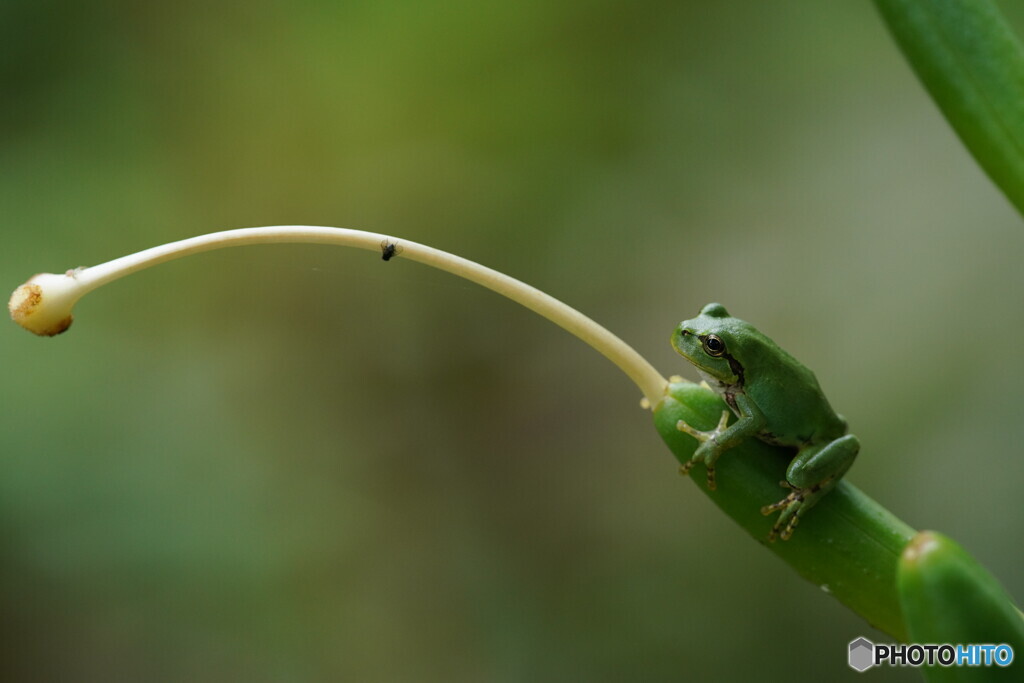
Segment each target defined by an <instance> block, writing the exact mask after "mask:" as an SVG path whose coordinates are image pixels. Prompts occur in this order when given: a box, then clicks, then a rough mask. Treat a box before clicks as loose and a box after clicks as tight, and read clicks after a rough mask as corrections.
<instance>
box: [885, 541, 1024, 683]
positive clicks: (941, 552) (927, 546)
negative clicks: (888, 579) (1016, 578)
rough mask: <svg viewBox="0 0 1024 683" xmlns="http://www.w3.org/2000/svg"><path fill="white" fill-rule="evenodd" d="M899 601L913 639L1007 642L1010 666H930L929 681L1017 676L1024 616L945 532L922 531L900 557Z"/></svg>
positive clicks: (1023, 644) (1022, 667)
mask: <svg viewBox="0 0 1024 683" xmlns="http://www.w3.org/2000/svg"><path fill="white" fill-rule="evenodd" d="M898 586H899V595H900V603H901V604H902V606H903V613H904V615H905V617H906V622H907V628H908V633H909V635H910V640H911V642H915V643H950V644H957V643H965V644H966V643H976V644H992V645H999V644H1007V645H1010V646H1011V647H1013V650H1014V654H1015V661H1014V663H1013V664H1011V665H1010V666H1009V667H1006V668H999V667H996V666H991V667H950V668H944V667H937V666H936V667H929V668H928V669H926V670H925V671H926V675H927V677H928V680H929V681H989V680H1018V681H1019V680H1021V678H1022V674H1021V671H1022V670H1024V663H1021V662H1020V661H1017V660H1016V658H1019V657H1021V656H1024V617H1022V616H1021V613H1020V612H1018V611H1017V609H1016V608H1015V607H1014V606H1013V603H1012V602H1011V600H1010V596H1009V594H1008V593H1007V592H1006V590H1005V589H1004V588H1003V587H1002V586H1001V585H1000V584H999V582H998V581H996V579H995V577H993V576H992V575H991V574H990V573H989V572H988V571H986V570H985V568H984V567H982V566H981V565H980V564H978V562H977V561H975V560H974V558H972V557H971V556H970V555H968V554H967V552H966V551H964V549H963V548H961V547H960V546H959V545H957V544H956V543H954V542H953V541H952V540H950V539H949V538H947V537H945V536H943V535H942V534H939V533H936V532H934V531H922V532H921V533H919V534H918V535H917V536H915V537H914V539H913V540H912V541H911V542H910V544H909V545H908V546H907V547H906V549H905V550H904V551H903V556H902V557H901V558H900V563H899V572H898Z"/></svg>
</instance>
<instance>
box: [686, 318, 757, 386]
mask: <svg viewBox="0 0 1024 683" xmlns="http://www.w3.org/2000/svg"><path fill="white" fill-rule="evenodd" d="M748 328H750V325H748V324H747V323H745V322H743V321H742V320H739V319H737V318H733V317H732V316H731V315H729V312H728V311H726V310H725V306H723V305H722V304H708V305H707V306H705V307H704V308H702V309H701V311H700V315H698V316H697V317H696V318H693V319H692V320H684V321H683V322H681V323H679V327H677V328H676V329H675V332H673V333H672V347H673V348H674V349H675V350H676V351H678V352H679V353H680V354H682V356H683V357H684V358H686V360H688V361H690V362H691V363H693V364H694V366H696V368H697V370H698V371H700V373H701V375H704V376H705V379H707V378H709V377H710V378H713V379H715V380H717V381H718V382H720V383H722V384H725V385H730V386H743V379H744V378H743V363H742V362H741V360H740V358H739V356H742V349H741V348H740V347H741V346H742V344H743V340H744V339H745V338H746V337H747V336H748V335H747V330H748Z"/></svg>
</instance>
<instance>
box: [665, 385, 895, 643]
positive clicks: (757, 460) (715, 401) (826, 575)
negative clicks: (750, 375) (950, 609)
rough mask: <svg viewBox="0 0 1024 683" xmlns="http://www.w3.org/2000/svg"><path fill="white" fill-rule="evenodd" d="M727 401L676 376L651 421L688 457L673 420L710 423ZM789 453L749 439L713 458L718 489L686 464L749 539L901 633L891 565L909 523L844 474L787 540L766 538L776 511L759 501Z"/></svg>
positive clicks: (778, 492) (765, 498) (780, 492)
mask: <svg viewBox="0 0 1024 683" xmlns="http://www.w3.org/2000/svg"><path fill="white" fill-rule="evenodd" d="M724 409H725V404H724V403H723V402H722V400H721V399H720V398H719V397H718V396H717V395H716V394H715V393H714V392H712V391H711V390H709V389H707V388H704V387H701V386H699V385H696V384H692V383H689V382H677V383H673V384H671V385H670V386H669V390H668V393H667V395H666V397H665V398H664V399H663V400H662V401H661V402H660V403H659V404H658V405H657V406H656V407H655V410H654V422H655V425H656V427H657V428H658V432H659V433H660V434H661V437H662V439H664V440H665V443H667V444H668V446H669V448H670V449H671V450H672V453H673V454H674V455H675V456H676V458H677V459H678V460H679V462H680V463H685V462H688V461H689V459H690V457H691V456H692V455H693V451H694V449H695V448H696V446H697V442H696V440H695V439H694V438H693V437H691V436H688V435H686V434H684V433H683V432H681V431H679V429H678V428H677V427H676V423H677V422H678V421H679V420H685V421H686V422H688V423H689V424H691V425H693V426H695V427H697V428H699V429H710V428H713V427H714V426H715V425H716V424H717V423H718V419H719V416H720V415H721V414H722V410H724ZM792 458H793V451H792V449H788V450H787V449H783V448H774V447H772V446H769V445H767V444H765V443H763V442H761V441H758V440H757V439H747V440H746V441H745V442H743V443H742V444H740V445H739V446H737V447H736V448H733V449H730V450H729V452H728V453H726V454H725V455H723V456H722V458H721V459H720V460H719V461H718V464H717V467H716V469H717V474H718V476H717V481H718V487H717V489H716V490H715V491H709V490H708V488H707V482H706V477H705V470H704V468H703V467H694V468H693V469H692V470H690V477H691V478H692V479H693V481H694V482H695V483H696V484H697V486H698V487H699V488H700V489H701V490H702V491H704V492H705V493H706V494H708V496H709V497H710V498H711V500H712V501H713V502H714V503H715V504H716V505H718V507H720V508H721V509H722V511H723V512H725V513H726V514H727V515H729V516H730V517H732V519H733V520H734V521H735V522H736V523H738V524H739V525H740V526H741V527H743V528H744V529H745V530H746V531H747V532H748V533H749V534H750V535H751V536H753V537H754V540H756V541H758V542H759V543H761V544H762V545H764V546H765V547H767V548H768V549H769V550H770V551H771V552H773V553H775V554H776V555H778V556H779V557H780V558H781V559H782V560H783V561H785V562H786V563H788V564H789V565H790V566H792V567H793V569H795V570H796V571H797V572H798V573H799V574H800V575H801V576H803V577H804V578H805V579H807V580H808V581H811V582H812V583H814V584H815V585H817V586H820V587H821V588H822V590H824V591H826V592H828V593H830V594H831V595H833V596H835V597H836V598H837V599H838V600H839V601H840V602H842V603H843V604H845V605H846V606H847V607H849V608H850V609H852V610H854V611H855V612H857V613H858V614H860V615H861V616H862V617H864V618H865V619H866V620H867V621H868V623H870V624H871V625H872V626H874V627H875V628H877V629H879V630H882V631H885V632H886V633H888V634H889V635H891V636H893V637H894V638H896V639H898V640H906V638H907V629H906V626H905V624H904V621H903V617H902V615H901V613H900V605H899V597H898V595H897V588H896V569H897V566H898V563H899V558H900V554H901V553H902V552H903V549H904V548H905V547H906V545H907V543H909V542H910V539H911V538H912V537H913V536H914V530H913V529H911V528H910V527H909V526H907V525H906V524H904V523H903V522H902V521H900V520H899V519H897V518H896V517H895V516H894V515H893V514H892V513H890V512H889V511H888V510H886V509H885V508H883V507H882V506H881V505H879V504H878V503H876V502H875V501H873V500H872V499H871V498H869V497H868V496H866V495H865V494H864V493H862V492H861V491H860V490H859V489H857V488H856V487H855V486H853V485H852V484H850V483H849V482H847V481H846V480H843V481H841V482H840V483H839V485H838V486H837V487H836V488H835V489H834V490H833V491H832V492H831V493H829V494H828V495H827V496H825V497H824V498H823V499H822V500H821V502H820V503H818V504H817V505H816V506H815V507H814V508H813V509H812V510H811V511H810V512H809V513H808V514H807V516H806V517H804V518H803V520H802V521H801V522H800V526H799V527H797V529H796V531H795V533H794V534H793V537H792V538H791V539H790V540H788V541H776V542H774V543H769V542H768V532H769V530H770V529H771V527H772V522H773V520H774V516H773V517H765V516H762V515H761V513H760V509H761V506H762V505H765V504H766V503H774V502H775V501H777V500H779V499H780V498H782V497H784V496H785V495H786V493H787V492H786V490H785V489H783V488H782V487H781V486H780V485H779V482H780V481H781V480H783V479H785V473H786V466H787V465H788V464H789V462H790V460H792Z"/></svg>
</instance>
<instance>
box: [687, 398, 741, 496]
mask: <svg viewBox="0 0 1024 683" xmlns="http://www.w3.org/2000/svg"><path fill="white" fill-rule="evenodd" d="M729 415H731V413H730V412H729V411H728V410H723V411H722V417H721V418H719V420H718V426H716V427H715V428H714V429H712V430H709V431H704V430H701V429H696V428H695V427H692V426H690V425H689V424H687V423H686V422H685V421H684V420H680V421H679V422H677V423H676V429H678V430H679V431H681V432H686V433H687V434H689V435H690V436H692V437H693V438H695V439H697V441H700V442H701V444H700V445H699V446H698V447H697V450H695V451H694V452H693V457H692V458H690V459H689V460H688V461H687V462H686V463H684V464H683V465H680V466H679V474H681V475H684V476H685V475H687V474H689V473H690V470H691V469H692V468H693V466H694V465H695V464H697V463H698V462H700V461H703V462H704V465H705V467H707V472H708V488H709V489H710V490H712V491H714V490H715V488H716V483H715V462H716V461H717V460H718V456H720V455H721V454H722V450H723V449H722V447H721V446H720V445H719V443H718V437H719V436H720V435H721V434H722V432H724V431H725V428H726V425H728V423H729Z"/></svg>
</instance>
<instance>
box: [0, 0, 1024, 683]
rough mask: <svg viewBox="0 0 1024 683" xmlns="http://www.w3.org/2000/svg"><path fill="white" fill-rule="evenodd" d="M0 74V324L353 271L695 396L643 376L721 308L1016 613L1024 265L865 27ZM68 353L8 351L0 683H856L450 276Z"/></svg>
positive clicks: (226, 35)
mask: <svg viewBox="0 0 1024 683" xmlns="http://www.w3.org/2000/svg"><path fill="white" fill-rule="evenodd" d="M1005 9H1006V10H1007V11H1010V12H1011V19H1012V20H1013V22H1014V24H1015V26H1017V27H1018V28H1020V27H1021V26H1024V10H1022V9H1021V8H1020V7H1019V6H1016V7H1015V6H1010V5H1006V6H1005ZM0 51H2V52H0V54H2V55H3V58H2V65H0V68H2V71H0V78H2V82H0V88H2V90H0V206H2V210H3V221H4V225H5V227H4V230H3V249H2V250H0V272H2V274H3V279H4V282H6V283H7V287H8V288H9V289H14V288H15V287H16V286H17V285H18V284H20V283H21V282H22V281H23V280H25V279H26V278H27V277H28V276H30V275H32V274H33V273H35V272H38V271H54V272H63V271H64V270H65V269H67V268H71V267H75V266H79V265H90V264H95V263H99V262H102V261H105V260H108V259H110V258H114V257H117V256H120V255H123V254H126V253H129V252H132V251H136V250H139V249H142V248H145V247H149V246H153V245H156V244H159V243H162V242H166V241H170V240H175V239H180V238H183V237H188V236H191V235H195V234H200V233H204V232H210V231H214V230H219V229H225V228H233V227H246V226H256V225H273V224H282V223H291V224H295V223H298V224H317V225H334V226H344V227H355V228H363V229H367V230H373V231H379V232H384V233H387V234H392V235H395V236H398V237H405V238H409V239H414V240H416V241H420V242H424V243H427V244H430V245H433V246H436V247H439V248H442V249H446V250H449V251H453V252H456V253H458V254H460V255H463V256H466V257H469V258H472V259H475V260H478V261H480V262H482V263H484V264H486V265H489V266H492V267H494V268H497V269H499V270H501V271H504V272H506V273H509V274H511V275H514V276H516V277H519V278H521V279H523V280H525V281H527V282H529V283H530V284H533V285H535V286H537V287H540V288H541V289H544V290H545V291H547V292H549V293H551V294H553V295H555V296H557V297H559V298H561V299H563V300H564V301H566V302H568V303H570V304H571V305H573V306H576V307H577V308H579V309H580V310H582V311H583V312H585V313H587V314H588V315H590V316H592V317H594V318H595V319H596V320H598V321H599V322H601V323H602V324H605V325H606V326H607V327H609V328H610V329H611V330H612V331H614V332H616V333H618V334H620V335H621V336H622V337H623V338H624V339H626V340H627V341H628V342H629V343H631V344H633V345H634V346H635V347H636V348H637V349H638V350H639V351H640V352H641V353H643V354H644V355H646V356H647V357H648V358H649V359H650V360H651V361H652V362H653V363H654V364H655V365H656V366H657V367H658V368H659V369H660V370H662V372H664V373H665V374H673V373H682V374H684V375H686V376H688V377H693V376H694V373H692V372H691V371H690V370H689V369H688V368H687V367H685V363H684V362H683V361H682V359H681V358H679V357H678V356H677V355H676V354H675V353H674V352H673V351H672V350H671V348H670V347H669V345H668V338H669V334H670V332H671V330H672V328H673V326H674V325H675V324H676V323H678V321H679V320H681V319H683V318H685V317H690V316H692V315H693V314H694V313H696V311H697V310H698V309H699V307H700V306H702V305H703V304H705V303H707V302H708V301H721V302H722V303H725V304H726V305H727V306H728V307H729V309H730V311H731V312H732V313H733V314H735V315H737V316H739V317H742V318H745V319H748V320H750V321H752V322H754V323H755V324H757V325H758V327H760V328H761V329H762V330H764V331H765V332H767V333H768V334H769V335H771V336H773V337H774V338H775V339H776V340H777V341H778V342H779V343H780V344H781V345H782V346H783V347H784V348H786V349H787V350H789V351H790V352H792V353H793V354H794V355H795V356H797V357H798V358H800V359H801V360H802V361H804V362H805V363H806V364H807V365H808V366H810V367H811V368H813V369H814V370H815V371H816V372H817V374H818V377H819V379H820V380H821V382H822V384H823V386H824V387H825V389H826V391H827V393H828V395H829V396H830V398H831V400H832V403H833V404H834V405H835V406H836V407H837V408H838V409H839V410H840V411H841V412H843V413H844V414H845V415H846V417H847V418H848V419H849V421H850V424H851V426H852V428H853V430H854V431H855V432H856V433H857V435H858V436H859V437H860V440H861V442H862V443H863V451H862V453H861V457H860V459H859V461H858V463H857V465H856V466H855V467H854V469H853V471H852V472H851V474H850V475H849V478H850V480H851V481H853V482H854V483H856V484H857V485H858V486H860V487H861V488H863V489H865V490H866V491H867V492H868V493H869V494H870V495H872V496H873V497H875V498H876V499H877V500H879V501H880V502H881V503H882V504H883V505H885V506H886V507H888V508H889V509H891V510H892V511H893V512H895V513H896V514H897V515H899V516H900V517H902V518H903V519H904V520H906V521H907V522H908V523H910V524H911V525H913V526H915V527H918V528H930V529H938V530H941V531H943V532H945V533H947V534H949V535H950V536H952V537H953V538H955V539H957V540H958V541H959V542H961V543H962V544H963V545H964V546H965V547H966V548H967V549H968V550H970V551H971V552H973V553H974V554H975V555H976V556H977V557H978V558H979V559H980V560H981V561H982V562H983V563H984V564H986V565H987V566H988V567H989V568H990V569H991V570H992V571H993V573H995V574H996V576H998V577H999V578H1000V579H1001V580H1002V581H1003V582H1004V583H1005V584H1006V586H1007V587H1008V588H1009V590H1010V592H1011V593H1012V594H1014V595H1015V596H1016V597H1017V599H1018V600H1021V599H1022V598H1024V574H1022V572H1021V571H1020V547H1021V541H1022V539H1024V515H1022V512H1021V510H1022V508H1021V503H1020V495H1019V493H1018V492H1019V491H1020V489H1021V486H1022V485H1024V458H1022V456H1021V447H1020V444H1021V443H1022V442H1024V420H1022V419H1020V416H1019V413H1020V406H1021V405H1022V401H1024V388H1022V386H1024V385H1022V379H1024V345H1022V344H1021V338H1022V335H1024V309H1022V306H1021V300H1022V297H1021V295H1022V293H1024V275H1022V274H1021V272H1020V263H1021V256H1022V253H1024V229H1022V228H1024V226H1022V225H1021V219H1020V217H1019V216H1017V215H1016V214H1015V213H1014V212H1013V211H1012V210H1011V208H1010V207H1009V205H1008V203H1007V202H1006V201H1005V199H1004V198H1003V197H1002V196H1001V195H1000V194H999V193H998V192H997V191H996V190H995V189H994V187H993V186H992V185H991V184H990V183H989V181H988V180H987V179H986V178H985V177H984V176H983V175H982V173H981V172H980V171H979V170H978V168H977V167H976V165H975V164H974V162H973V161H972V160H971V159H970V157H969V156H968V154H967V153H966V152H965V151H964V149H963V148H962V146H961V145H960V143H959V142H958V140H957V139H956V138H955V137H954V135H953V133H952V132H951V131H950V129H949V128H948V126H947V125H946V123H945V122H944V121H943V119H942V118H941V116H940V114H939V113H938V111H937V110H936V109H935V107H934V106H933V105H932V104H931V102H930V101H929V100H928V99H927V97H926V95H925V94H924V92H923V89H922V88H921V86H920V85H919V84H918V83H917V81H916V80H915V78H914V77H913V75H912V73H911V72H910V69H909V67H908V66H907V65H906V64H905V62H904V61H903V60H902V58H901V56H900V55H899V54H898V52H897V50H896V47H895V45H894V44H893V42H892V41H891V40H890V38H889V36H888V34H887V32H886V29H885V27H884V26H883V24H882V22H881V20H880V19H879V18H878V17H877V16H876V14H875V11H874V9H873V7H872V6H871V5H870V3H867V2H856V3H854V2H844V3H812V2H792V1H782V2H772V3H765V2H755V1H753V0H747V1H745V2H733V3H721V4H716V3H707V2H680V1H679V0H672V1H671V2H668V1H666V2H644V3H626V2H621V1H620V2H612V1H610V0H607V1H601V0H594V1H591V2H582V1H574V2H557V3H551V2H541V1H537V0H525V1H522V2H517V3H507V2H501V3H499V2H480V1H479V0H473V1H472V2H471V1H469V0H452V1H449V2H443V3H440V2H410V1H405V2H401V1H397V2H396V1H386V0H385V1H381V0H376V1H359V2H325V1H319V2H318V1H309V0H304V1H300V2H291V3H272V2H267V1H265V0H251V1H250V2H248V3H246V4H245V5H239V6H229V4H228V3H224V4H222V5H211V3H205V2H197V1H195V0H185V1H183V2H178V3H172V4H166V3H163V4H160V3H138V2H124V1H120V2H119V1H114V0H108V1H105V2H95V3H78V2H70V1H68V0H31V1H29V0H4V1H3V2H2V3H0ZM76 314H77V322H76V323H75V325H74V327H73V328H72V329H71V331H70V332H69V333H68V334H66V335H63V336H61V337H57V338H54V339H39V338H34V337H33V336H31V335H29V334H28V333H26V332H24V331H22V330H21V329H19V328H17V327H16V326H15V325H13V324H9V325H8V326H7V327H6V328H5V330H4V332H3V333H2V334H0V345H2V354H3V357H4V358H5V360H6V371H5V373H4V381H3V385H2V386H3V389H2V400H3V406H4V411H3V416H2V418H0V448H2V450H3V453H2V455H3V457H2V459H0V525H2V535H0V539H2V541H0V542H2V546H0V552H2V566H0V573H2V576H0V585H2V590H0V611H2V613H3V622H4V627H3V628H4V636H3V638H2V641H0V642H2V645H0V648H2V657H0V668H2V671H0V677H3V678H4V680H19V681H20V680H26V681H27V680H32V681H55V680H64V681H66V680H75V681H109V680H140V681H141V680H165V681H236V680H237V681H257V682H259V681H327V680H379V681H399V680H403V681H407V680H417V681H527V680H529V681H562V680H587V681H619V680H650V681H670V680H681V679H684V678H685V679H690V678H703V679H705V680H707V679H709V678H713V679H715V680H750V679H751V678H755V679H760V680H769V679H775V680H781V679H786V680H812V679H814V680H821V679H823V678H829V679H834V680H855V679H856V677H857V674H855V673H854V672H853V671H852V670H850V669H849V668H848V667H847V665H846V647H847V643H848V642H849V641H850V640H852V639H854V638H856V637H857V636H859V635H865V636H867V637H869V638H872V639H873V640H876V641H886V640H887V638H886V637H885V636H883V635H881V634H879V633H877V632H875V631H873V630H872V629H870V628H869V627H868V626H867V625H866V624H865V623H864V622H863V621H862V620H861V619H860V618H859V617H857V616H855V615H853V614H852V613H850V612H848V611H847V610H845V609H844V608H843V607H842V606H840V605H839V604H838V603H836V602H835V601H834V600H832V599H831V598H830V597H828V596H826V595H823V594H822V593H821V591H820V590H818V589H817V588H816V587H814V586H812V585H810V584H808V583H805V582H803V581H802V580H801V579H799V578H798V577H797V576H796V575H795V574H794V573H793V572H792V571H790V570H789V568H788V567H786V566H784V565H783V564H782V563H780V562H779V561H777V560H776V559H775V558H774V557H773V556H771V555H770V554H769V553H768V552H766V551H765V550H764V549H762V548H761V547H759V546H758V545H757V544H756V543H755V542H753V541H752V540H751V539H750V538H748V537H746V536H745V535H744V534H743V533H742V532H741V531H740V530H739V529H738V528H736V527H734V526H733V525H732V523H731V522H729V521H728V520H727V519H726V518H725V517H724V516H723V515H721V514H720V513H719V512H718V511H717V510H716V509H715V508H714V507H713V505H712V504H711V503H710V502H709V501H708V500H707V499H705V498H704V497H703V496H701V495H700V494H699V493H698V492H697V490H696V489H695V488H694V487H692V486H691V485H690V484H689V483H688V482H686V481H685V480H683V479H681V478H680V477H679V476H678V475H677V474H676V466H675V464H674V460H673V457H672V456H671V455H670V453H669V452H668V450H667V449H666V448H665V446H664V445H663V444H662V443H661V442H660V440H659V438H658V436H657V434H656V433H655V431H654V429H653V427H652V425H651V420H650V416H649V415H648V414H645V413H644V412H643V411H641V410H640V409H639V407H638V401H639V398H640V396H639V393H638V391H637V390H636V388H635V387H633V386H632V385H631V384H630V383H629V382H628V380H627V379H626V378H625V377H624V376H623V375H621V374H620V373H619V371H618V370H616V369H615V368H614V367H613V366H611V365H610V364H609V363H607V362H605V361H604V360H603V359H602V358H601V357H600V356H599V355H598V354H596V353H595V352H593V351H592V350H590V349H588V348H586V347H584V346H582V345H581V344H580V343H578V342H577V341H575V340H574V339H573V338H571V337H570V336H569V335H567V334H566V333H564V332H562V331H561V330H559V329H558V328H556V327H554V326H553V325H551V324H550V323H548V322H546V321H543V320H541V319H539V318H537V317H535V316H533V315H532V314H530V313H528V312H526V311H525V310H524V309H521V308H519V307H517V306H516V305H515V304H512V303H509V302H507V301H505V300H502V299H500V298H498V297H497V296H495V295H493V294H491V293H490V292H487V291H484V290H481V289H478V288H476V287H475V286H472V285H469V284H466V283H464V282H462V281H460V280H457V279H455V278H452V277H451V276H448V275H446V274H443V273H440V272H436V271H431V270H429V269H426V268H424V267H422V266H420V265H418V264H414V263H411V262H408V261H403V260H402V259H401V258H399V259H396V260H394V261H392V262H390V263H388V264H384V263H382V262H381V260H380V258H379V257H377V256H374V255H372V254H368V253H367V252H361V251H351V250H344V249H332V248H329V247H313V246H274V247H249V248H245V249H237V250H226V251H221V252H215V253H210V254H205V255H201V256H197V257H193V258H190V259H186V260H183V261H178V262H174V263H171V264H167V265H164V266H161V267H159V268H156V269H153V270H150V271H146V272H145V273H142V274H139V275H136V276H134V277H132V278H129V279H127V280H123V281H120V282H118V283H116V284H114V285H111V286H109V287H107V288H104V289H103V290H100V291H99V292H97V293H96V294H93V295H91V296H89V297H87V298H86V299H84V300H83V302H82V303H81V304H79V306H78V307H77V309H76ZM723 485H728V482H723ZM871 675H872V677H873V679H874V680H918V674H917V673H916V672H913V671H899V670H888V671H875V672H872V674H871Z"/></svg>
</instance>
